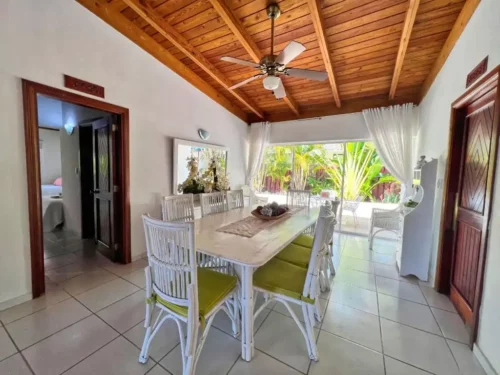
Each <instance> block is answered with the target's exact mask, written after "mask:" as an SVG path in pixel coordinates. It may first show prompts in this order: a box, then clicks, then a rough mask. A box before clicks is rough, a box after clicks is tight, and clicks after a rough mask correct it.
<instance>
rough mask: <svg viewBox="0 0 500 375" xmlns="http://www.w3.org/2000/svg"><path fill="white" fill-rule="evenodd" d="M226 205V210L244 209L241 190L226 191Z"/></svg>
mask: <svg viewBox="0 0 500 375" xmlns="http://www.w3.org/2000/svg"><path fill="white" fill-rule="evenodd" d="M226 204H227V209H228V210H233V209H235V208H243V207H245V201H244V198H243V190H229V191H226Z"/></svg>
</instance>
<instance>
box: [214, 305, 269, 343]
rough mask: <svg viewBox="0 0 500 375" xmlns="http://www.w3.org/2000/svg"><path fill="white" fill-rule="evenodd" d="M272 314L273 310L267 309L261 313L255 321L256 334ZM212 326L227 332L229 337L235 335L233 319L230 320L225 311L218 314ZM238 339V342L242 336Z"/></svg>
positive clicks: (254, 329)
mask: <svg viewBox="0 0 500 375" xmlns="http://www.w3.org/2000/svg"><path fill="white" fill-rule="evenodd" d="M270 312H271V310H269V309H267V308H266V309H264V310H263V311H261V313H260V314H259V316H258V317H257V319H255V321H254V323H253V331H254V333H255V332H257V330H258V329H259V328H260V326H261V325H262V323H264V320H266V318H267V316H268V315H269V313H270ZM212 325H213V326H214V327H217V328H218V329H220V330H221V331H223V332H226V333H227V334H228V335H231V336H232V335H233V325H232V322H231V319H229V317H228V316H227V314H226V313H225V312H224V311H219V312H218V313H217V315H216V316H215V318H214V321H213V323H212ZM240 330H241V329H240ZM240 333H241V332H240ZM236 338H237V339H238V340H241V335H239V336H238V337H236Z"/></svg>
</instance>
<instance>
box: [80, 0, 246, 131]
mask: <svg viewBox="0 0 500 375" xmlns="http://www.w3.org/2000/svg"><path fill="white" fill-rule="evenodd" d="M77 1H78V3H80V4H81V5H82V6H84V7H85V8H87V9H88V10H89V11H91V12H92V13H94V14H95V15H96V16H98V17H99V18H101V19H102V20H103V21H104V22H106V23H108V24H109V25H110V26H112V27H113V28H115V29H116V30H117V31H118V32H120V33H122V34H123V35H124V36H126V37H127V38H129V39H130V40H131V41H133V42H134V43H135V44H137V45H138V46H139V47H141V48H143V49H144V50H145V51H147V52H148V53H150V54H151V55H152V56H154V57H155V58H156V59H157V60H159V61H160V62H161V63H163V64H164V65H166V66H167V67H169V68H170V69H172V71H174V72H175V73H177V74H178V75H179V76H181V77H182V78H184V79H185V80H186V81H188V82H189V83H191V84H192V85H193V86H195V87H196V88H197V89H198V90H200V91H201V92H203V93H204V94H206V95H207V96H208V97H210V98H211V99H212V100H214V101H215V102H217V103H219V104H220V105H222V106H223V107H224V108H226V109H227V110H228V111H230V112H231V113H233V114H234V115H235V116H237V117H239V118H240V119H242V120H243V121H245V122H248V117H247V114H246V113H245V112H244V111H242V110H241V109H240V108H239V107H238V106H235V105H234V104H233V103H232V102H231V101H229V100H227V99H226V98H225V97H223V96H222V95H221V94H220V93H219V92H218V91H217V90H216V89H215V88H214V87H213V86H211V85H209V84H208V83H207V82H206V81H204V80H202V79H201V78H200V77H199V76H198V75H197V74H195V73H194V72H193V71H192V70H190V69H188V68H187V67H186V66H185V65H184V64H182V63H181V62H180V61H179V60H178V59H176V58H175V57H174V56H173V55H172V54H170V53H169V52H168V51H167V50H166V49H165V48H163V47H161V46H160V45H159V44H158V43H156V41H155V40H154V39H152V38H151V37H149V36H148V35H147V34H145V33H144V32H143V31H142V30H141V29H139V28H138V27H137V26H135V25H134V24H133V22H132V21H130V20H128V19H127V18H126V17H125V16H123V15H122V14H121V13H120V12H118V11H116V10H114V9H112V8H108V7H106V6H103V5H102V4H99V2H98V1H96V0H77Z"/></svg>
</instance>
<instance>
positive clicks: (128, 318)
mask: <svg viewBox="0 0 500 375" xmlns="http://www.w3.org/2000/svg"><path fill="white" fill-rule="evenodd" d="M145 299H146V292H144V290H139V291H137V292H135V293H134V294H131V295H130V296H128V297H125V298H124V299H122V300H120V301H118V302H116V303H114V304H112V305H110V306H108V307H106V308H105V309H103V310H101V311H99V312H98V313H97V315H99V316H100V317H101V318H102V319H103V320H104V321H105V322H106V323H108V324H109V325H110V326H111V327H113V328H114V329H116V330H117V331H118V332H120V333H123V332H125V331H128V330H129V329H130V328H132V327H134V326H135V325H136V324H137V323H139V322H141V321H142V320H143V319H144V316H145V313H146V303H145Z"/></svg>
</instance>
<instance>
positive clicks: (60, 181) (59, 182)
mask: <svg viewBox="0 0 500 375" xmlns="http://www.w3.org/2000/svg"><path fill="white" fill-rule="evenodd" d="M54 185H56V186H62V177H59V178H56V180H55V181H54Z"/></svg>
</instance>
